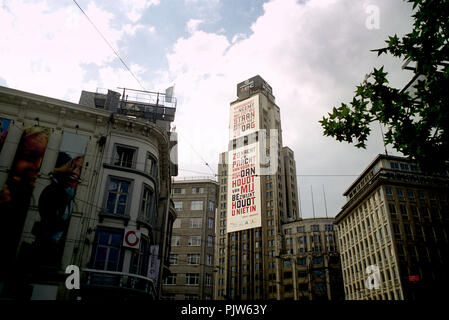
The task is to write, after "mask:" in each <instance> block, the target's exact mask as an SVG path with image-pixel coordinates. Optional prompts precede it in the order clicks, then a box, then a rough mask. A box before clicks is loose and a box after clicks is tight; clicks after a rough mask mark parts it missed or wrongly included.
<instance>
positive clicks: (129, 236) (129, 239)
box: [125, 230, 139, 247]
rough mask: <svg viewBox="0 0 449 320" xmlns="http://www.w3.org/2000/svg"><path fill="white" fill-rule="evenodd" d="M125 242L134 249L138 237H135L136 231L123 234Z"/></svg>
mask: <svg viewBox="0 0 449 320" xmlns="http://www.w3.org/2000/svg"><path fill="white" fill-rule="evenodd" d="M125 242H126V244H127V245H128V246H130V247H135V246H136V245H137V244H138V243H139V237H137V235H136V231H134V230H130V231H128V232H127V233H126V234H125Z"/></svg>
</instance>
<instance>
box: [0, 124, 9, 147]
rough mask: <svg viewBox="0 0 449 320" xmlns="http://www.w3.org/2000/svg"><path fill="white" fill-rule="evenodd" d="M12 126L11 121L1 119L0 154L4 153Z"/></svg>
mask: <svg viewBox="0 0 449 320" xmlns="http://www.w3.org/2000/svg"><path fill="white" fill-rule="evenodd" d="M10 125H11V120H10V119H6V118H0V153H1V152H2V148H3V144H4V143H5V140H6V136H7V135H8V130H9V126H10Z"/></svg>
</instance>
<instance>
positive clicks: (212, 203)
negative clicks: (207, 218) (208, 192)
mask: <svg viewBox="0 0 449 320" xmlns="http://www.w3.org/2000/svg"><path fill="white" fill-rule="evenodd" d="M207 208H208V209H209V211H214V210H215V202H213V201H211V200H209V203H208V207H207Z"/></svg>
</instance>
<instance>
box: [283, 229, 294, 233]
mask: <svg viewBox="0 0 449 320" xmlns="http://www.w3.org/2000/svg"><path fill="white" fill-rule="evenodd" d="M284 234H292V229H285V230H284Z"/></svg>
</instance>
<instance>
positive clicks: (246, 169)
mask: <svg viewBox="0 0 449 320" xmlns="http://www.w3.org/2000/svg"><path fill="white" fill-rule="evenodd" d="M258 146H259V144H258V143H253V144H251V145H247V146H244V147H241V148H238V149H235V150H230V151H229V152H228V157H229V158H228V200H227V208H228V209H227V211H228V213H227V219H226V224H227V225H226V231H227V232H228V233H229V232H234V231H241V230H246V229H251V228H257V227H261V226H262V219H261V212H262V208H261V198H260V176H259V174H260V165H259V150H258Z"/></svg>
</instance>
